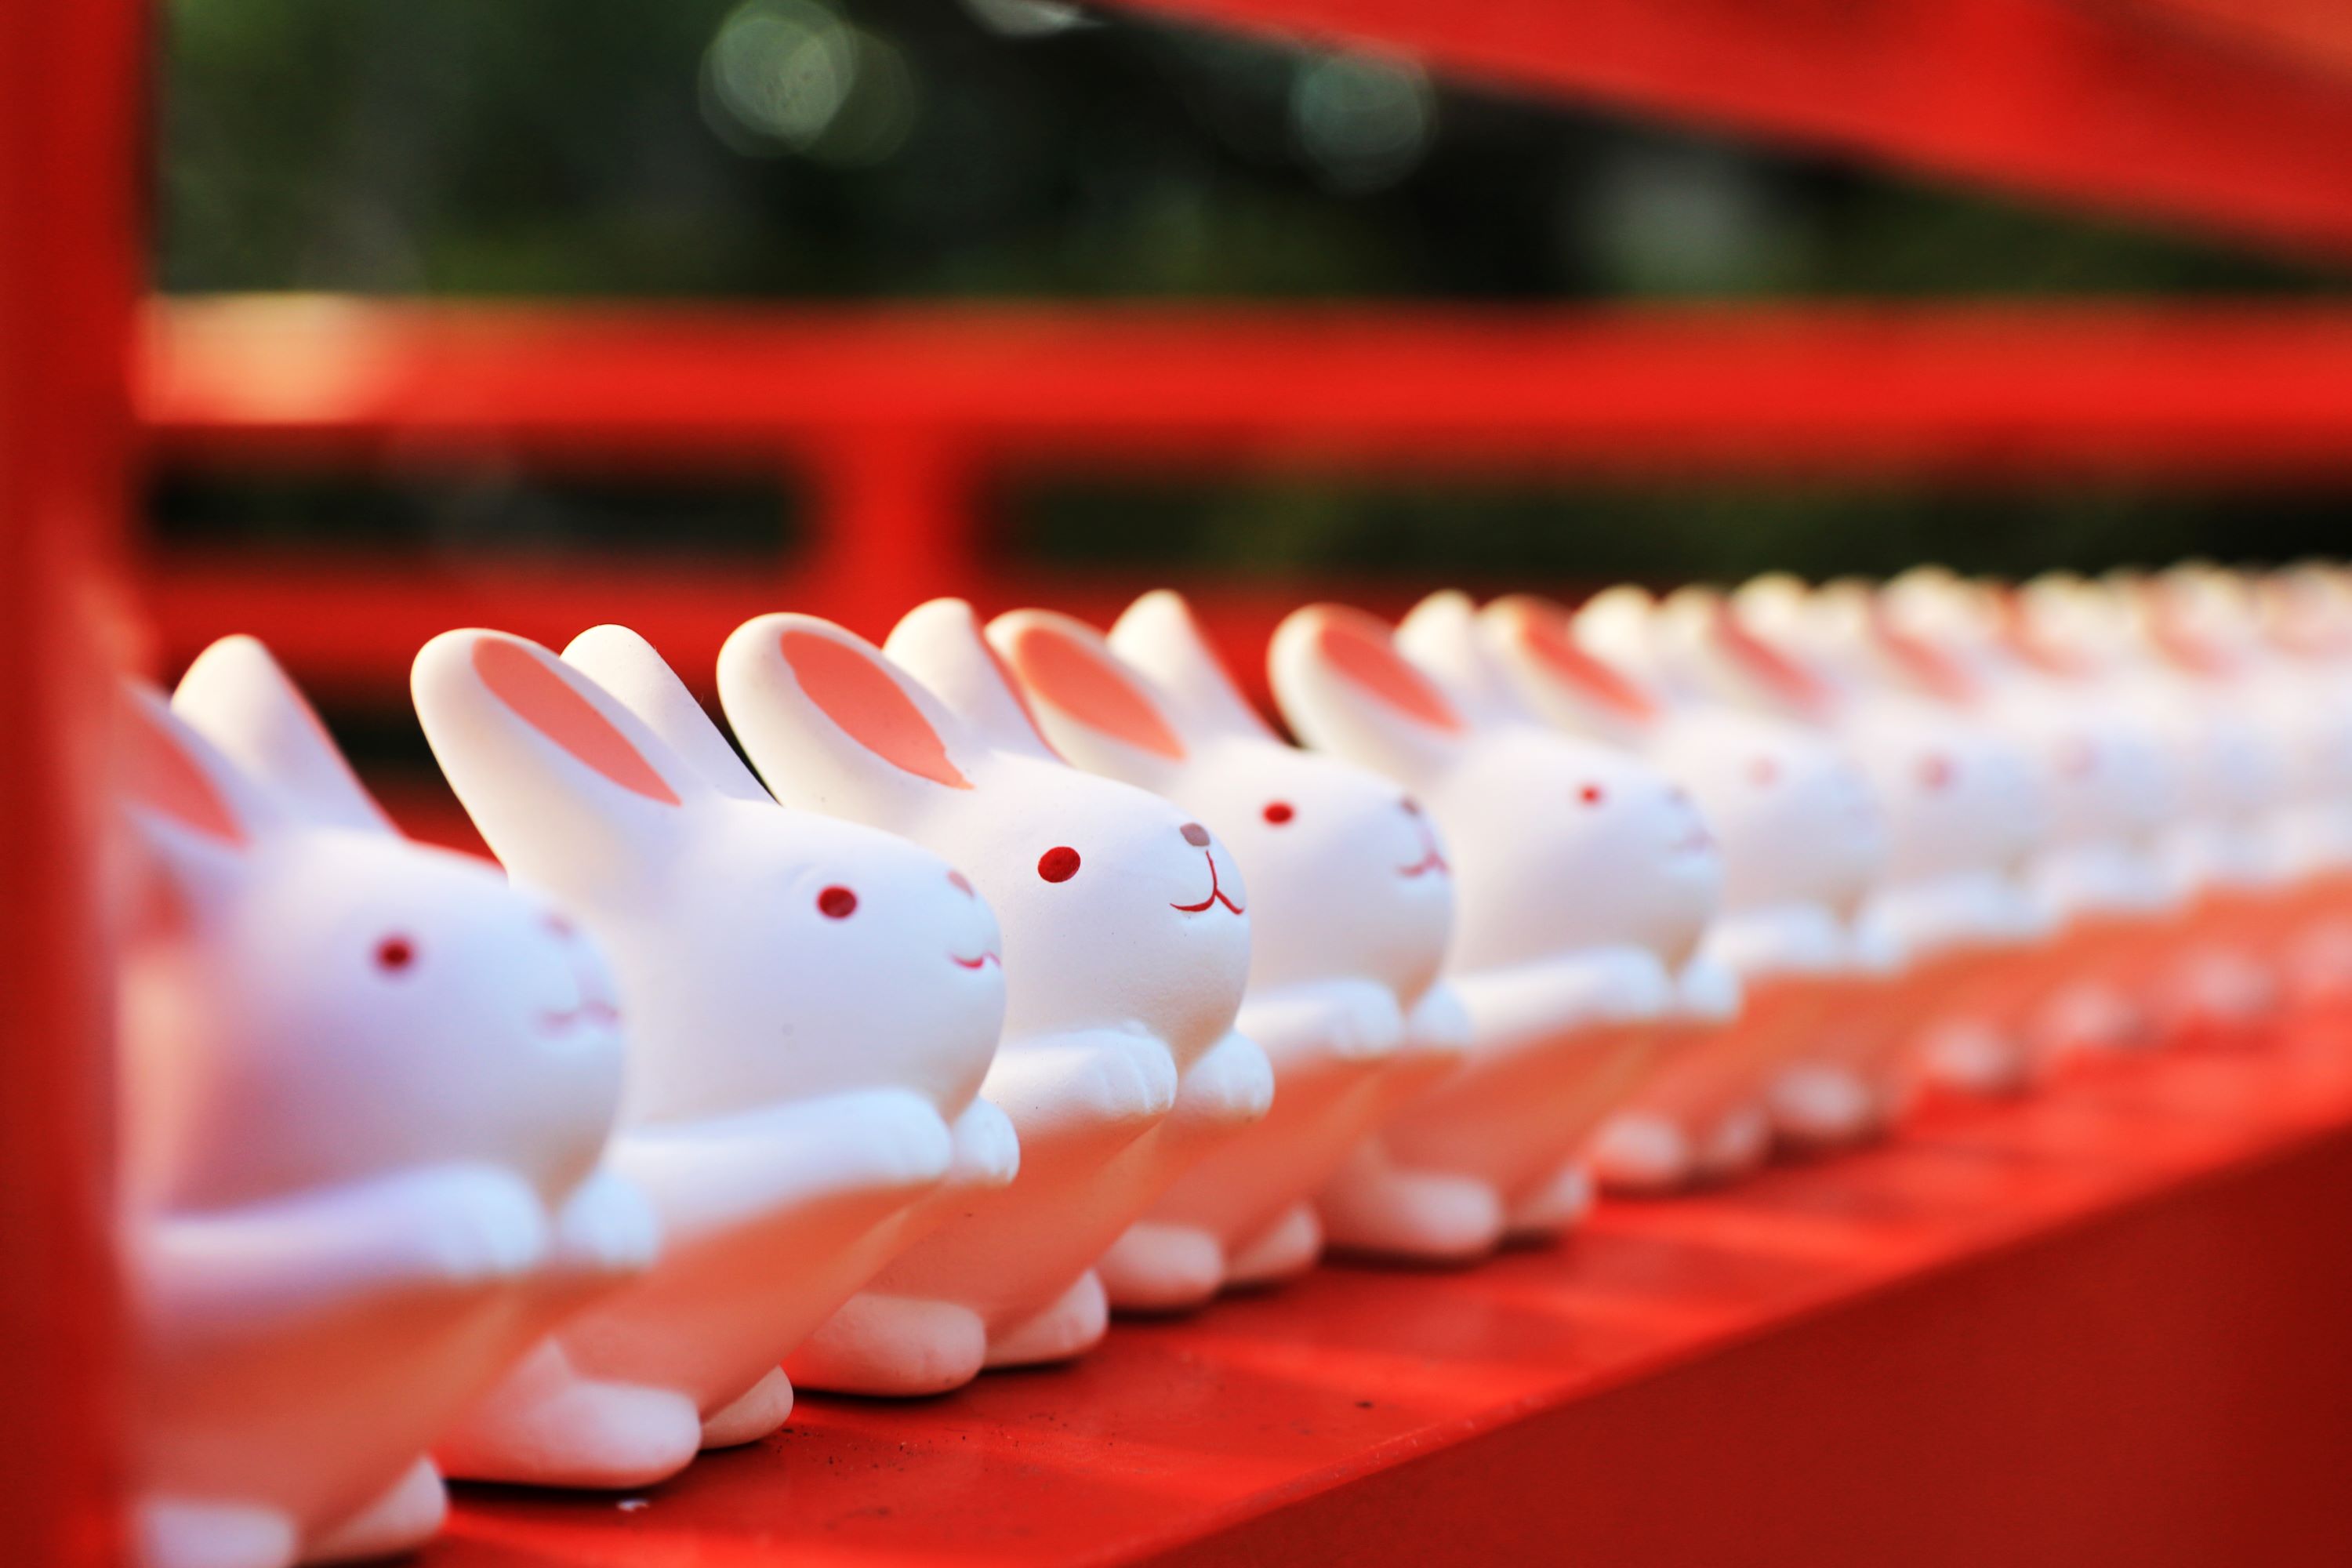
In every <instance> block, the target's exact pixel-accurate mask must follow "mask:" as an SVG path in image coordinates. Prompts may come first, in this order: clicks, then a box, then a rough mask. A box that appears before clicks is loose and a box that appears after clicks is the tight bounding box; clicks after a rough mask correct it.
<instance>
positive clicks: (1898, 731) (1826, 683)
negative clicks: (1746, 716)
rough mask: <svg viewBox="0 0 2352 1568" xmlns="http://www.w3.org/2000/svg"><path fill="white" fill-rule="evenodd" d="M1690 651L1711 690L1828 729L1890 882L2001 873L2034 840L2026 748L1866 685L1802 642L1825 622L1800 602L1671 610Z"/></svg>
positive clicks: (2040, 830) (1715, 602)
mask: <svg viewBox="0 0 2352 1568" xmlns="http://www.w3.org/2000/svg"><path fill="white" fill-rule="evenodd" d="M1667 608H1668V611H1669V613H1671V614H1675V615H1677V616H1679V619H1678V621H1677V624H1676V626H1675V636H1676V637H1678V638H1679V639H1681V641H1682V642H1683V645H1684V647H1685V649H1686V650H1687V656H1688V657H1690V658H1695V659H1697V660H1702V661H1704V662H1706V664H1707V665H1709V666H1710V667H1711V668H1712V669H1713V670H1714V671H1715V678H1716V681H1717V687H1718V689H1722V690H1725V691H1727V692H1739V693H1744V694H1745V695H1746V696H1747V698H1748V702H1749V704H1750V705H1751V706H1753V707H1755V708H1758V709H1759V710H1762V711H1765V712H1768V713H1773V714H1779V715H1785V716H1788V717H1790V718H1798V719H1803V720H1807V721H1811V722H1812V723H1814V724H1816V725H1818V726H1820V727H1822V729H1823V730H1824V731H1826V732H1828V733H1829V734H1830V735H1831V736H1832V738H1833V739H1834V740H1835V741H1836V742H1837V743H1838V745H1839V747H1840V748H1841V750H1843V752H1844V753H1845V755H1846V756H1848V757H1850V758H1851V759H1852V760H1853V763H1855V765H1856V766H1858V767H1859V768H1860V769H1861V770H1862V773H1863V776H1864V778H1865V779H1866V780H1867V781H1868V782H1869V784H1870V793H1871V795H1872V798H1873V799H1874V801H1875V802H1876V803H1877V805H1878V808H1879V813H1880V816H1881V820H1882V821H1884V823H1885V829H1886V859H1885V876H1886V878H1887V879H1888V880H1890V881H1893V882H1895V883H1907V882H1915V881H1919V880H1923V879H1932V878H1940V877H1946V876H1950V875H1954V874H1958V873H1963V872H1978V871H1991V872H1995V873H1999V874H2001V875H2004V876H2005V875H2008V874H2010V873H2011V872H2013V871H2015V870H2016V869H2017V868H2019V866H2020V865H2021V863H2022V861H2023V860H2024V858H2026V857H2027V856H2028V855H2030V854H2031V853H2032V851H2033V850H2034V849H2035V848H2036V847H2039V846H2040V845H2041V844H2042V841H2043V837H2044V834H2045V831H2046V820H2047V819H2046V805H2045V803H2044V800H2043V797H2042V790H2041V788H2040V785H2039V780H2038V777H2037V774H2036V773H2035V770H2034V768H2033V766H2032V763H2031V761H2030V759H2029V757H2028V754H2027V752H2025V750H2024V749H2023V748H2022V747H2021V746H2020V745H2018V744H2017V743H2016V742H2013V741H2011V739H2009V738H2008V737H2007V736H2005V735H2003V734H2002V733H2000V731H1999V730H1998V729H1997V728H1996V727H1995V726H1994V725H1993V724H1992V723H1991V722H1990V720H1989V719H1988V718H1987V717H1986V716H1984V715H1981V714H1978V713H1974V712H1971V711H1969V710H1967V709H1964V708H1961V707H1958V706H1956V705H1954V704H1953V703H1951V702H1948V701H1946V700H1940V699H1935V698H1929V697H1926V696H1921V695H1916V694H1914V693H1910V692H1904V691H1895V690H1888V689H1885V688H1884V687H1882V686H1878V685H1876V684H1870V685H1865V684H1864V683H1862V682H1860V681H1859V680H1857V679H1855V678H1854V676H1853V672H1852V671H1851V670H1850V669H1845V668H1840V666H1839V665H1838V663H1837V662H1836V661H1835V660H1834V658H1831V657H1828V656H1825V655H1824V654H1823V653H1822V652H1821V651H1820V650H1819V647H1818V645H1816V644H1814V643H1813V641H1812V640H1811V634H1810V633H1809V630H1808V627H1809V626H1810V627H1811V628H1812V631H1814V632H1818V631H1819V630H1820V628H1821V627H1822V624H1823V622H1822V620H1819V619H1812V620H1809V619H1808V618H1807V617H1808V614H1809V613H1808V612H1807V611H1806V610H1805V609H1804V607H1803V606H1802V605H1799V604H1794V603H1790V602H1786V601H1783V602H1782V604H1781V605H1779V606H1777V607H1775V606H1769V605H1768V606H1767V607H1766V610H1767V611H1769V614H1768V613H1765V612H1763V611H1759V614H1758V616H1755V617H1754V619H1755V620H1760V621H1765V622H1766V623H1767V625H1768V626H1769V628H1770V629H1769V630H1763V629H1759V627H1758V626H1755V625H1752V624H1751V618H1750V617H1749V616H1748V615H1746V614H1744V613H1743V607H1742V606H1740V605H1735V604H1734V603H1733V602H1732V601H1730V600H1727V599H1724V598H1722V597H1720V596H1714V595H1710V596H1706V597H1704V598H1701V597H1696V596H1695V597H1693V598H1691V599H1689V600H1686V601H1685V602H1684V607H1682V608H1680V609H1676V607H1675V601H1673V600H1669V601H1668V605H1667Z"/></svg>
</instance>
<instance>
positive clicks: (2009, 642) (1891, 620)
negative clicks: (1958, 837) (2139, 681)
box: [1817, 568, 2180, 1060]
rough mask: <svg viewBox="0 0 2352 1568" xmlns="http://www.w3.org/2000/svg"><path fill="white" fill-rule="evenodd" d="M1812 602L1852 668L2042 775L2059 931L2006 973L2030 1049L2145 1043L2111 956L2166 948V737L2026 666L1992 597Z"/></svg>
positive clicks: (2040, 860)
mask: <svg viewBox="0 0 2352 1568" xmlns="http://www.w3.org/2000/svg"><path fill="white" fill-rule="evenodd" d="M1817 598H1818V601H1819V603H1820V605H1821V609H1822V614H1823V616H1824V618H1825V620H1826V621H1827V622H1829V623H1831V625H1830V626H1829V627H1828V628H1827V629H1828V631H1829V635H1831V636H1832V637H1838V638H1840V639H1842V640H1843V641H1844V642H1845V643H1846V644H1847V645H1848V658H1849V659H1850V660H1852V661H1853V662H1855V663H1857V664H1867V665H1869V666H1871V667H1872V668H1874V671H1875V674H1876V676H1877V679H1880V680H1881V681H1882V682H1884V683H1885V684H1886V685H1888V686H1890V687H1893V688H1896V689H1905V690H1909V691H1912V692H1914V693H1916V694H1917V695H1919V696H1922V697H1925V698H1928V699H1930V700H1940V701H1944V702H1948V703H1951V704H1953V705H1955V706H1956V707H1958V708H1960V709H1962V710H1966V711H1968V712H1969V713H1971V714H1974V715H1977V716H1979V717H1981V718H1983V719H1984V720H1986V721H1988V722H1990V723H1991V724H1992V725H1994V726H1995V727H1996V728H1998V729H1999V730H2000V731H2001V732H2002V733H2003V734H2005V735H2007V736H2009V737H2010V738H2011V740H2013V741H2014V742H2016V743H2017V744H2018V745H2019V746H2020V747H2021V749H2022V750H2023V752H2024V753H2025V755H2026V757H2027V759H2028V760H2029V762H2030V763H2031V764H2032V767H2033V769H2034V771H2035V774H2036V777H2037V781H2038V785H2039V788H2040V790H2041V793H2042V798H2043V800H2044V802H2045V803H2046V805H2047V807H2048V817H2047V826H2048V831H2047V833H2046V834H2045V835H2044V836H2043V837H2042V841H2041V842H2040V843H2039V844H2038V845H2037V846H2036V847H2035V848H2034V850H2033V852H2032V856H2031V858H2029V860H2028V861H2027V865H2026V878H2027V881H2028V884H2029V886H2030V887H2031V888H2032V890H2033V892H2034V894H2035V896H2036V897H2037V898H2038V899H2040V900H2041V901H2042V904H2043V906H2044V907H2045V908H2046V909H2047V910H2049V912H2050V914H2051V916H2052V917H2053V921H2055V922H2057V928H2058V929H2057V934H2056V936H2055V937H2054V939H2053V941H2052V942H2049V943H2048V944H2047V945H2046V949H2045V955H2044V957H2043V958H2041V959H2037V960H2036V961H2034V962H2032V963H2021V964H2019V965H2017V966H2016V968H2017V971H2018V973H2016V974H2015V975H2014V976H2012V977H2011V978H2012V981H2013V982H2014V984H2012V985H2011V992H2012V994H2013V995H2014V996H2015V997H2016V998H2017V1001H2016V1003H2015V1004H2014V1013H2015V1016H2017V1017H2018V1019H2019V1023H2020V1027H2021V1029H2022V1030H2023V1034H2024V1038H2025V1042H2026V1045H2027V1047H2028V1048H2029V1049H2030V1050H2031V1051H2032V1053H2033V1054H2034V1055H2035V1056H2036V1057H2038V1058H2042V1059H2047V1060H2055V1059H2059V1058H2064V1057H2066V1056H2069V1055H2073V1054H2076V1053H2079V1052H2082V1051H2084V1050H2113V1049H2117V1048H2126V1047H2137V1046H2141V1045H2146V1044H2148V1043H2151V1042H2152V1041H2153V1039H2154V1037H2155V1031H2154V1027H2153V1021H2152V1019H2151V1018H2150V1017H2149V1016H2148V1013H2147V1006H2146V1005H2145V1003H2146V999H2145V997H2144V996H2143V995H2141V994H2138V992H2139V988H2138V987H2136V986H2132V985H2129V984H2126V983H2125V982H2124V979H2123V976H2124V974H2125V973H2126V966H2125V965H2123V964H2122V963H2120V962H2119V960H2120V958H2121V957H2122V955H2125V954H2127V953H2129V952H2132V951H2133V950H2135V949H2144V948H2145V947H2146V946H2147V944H2148V942H2150V941H2151V940H2152V939H2160V938H2161V937H2162V935H2163V933H2164V930H2165V924H2166V922H2168V921H2172V920H2174V919H2177V918H2178V914H2179V905H2180V897H2179V891H2178V889H2177V888H2176V886H2175V885H2174V883H2173V881H2172V879H2170V878H2168V876H2167V875H2166V874H2165V871H2164V868H2163V866H2162V864H2161V862H2160V859H2159V858H2158V852H2157V840H2158V833H2159V832H2160V831H2161V829H2162V827H2163V826H2164V823H2165V821H2166V818H2167V816H2168V814H2169V812H2170V810H2171V808H2172V806H2173V805H2174V804H2175V799H2174V797H2175V794H2176V792H2175V789H2174V780H2173V777H2172V773H2171V770H2170V767H2169V764H2168V760H2167V758H2166V756H2165V753H2164V750H2163V747H2162V744H2161V742H2160V739H2159V737H2158V735H2157V734H2156V733H2155V731H2153V730H2152V729H2151V727H2150V726H2149V725H2148V724H2147V722H2146V721H2144V720H2143V719H2142V718H2141V717H2140V716H2139V715H2137V714H2136V713H2134V712H2133V711H2131V710H2130V709H2129V708H2128V707H2127V706H2123V705H2118V704H2116V703H2113V702H2108V701H2103V700H2100V697H2099V693H2098V692H2097V690H2096V689H2095V687H2094V686H2093V685H2092V684H2091V683H2089V682H2087V681H2085V680H2084V679H2079V678H2078V677H2079V672H2076V671H2074V670H2072V669H2070V668H2069V667H2067V666H2066V665H2065V664H2064V663H2063V662H2048V663H2043V662H2037V661H2035V660H2032V659H2030V658H2026V657H2025V656H2024V654H2023V653H2022V651H2021V649H2020V648H2019V647H2018V646H2017V645H2016V643H2015V642H2014V640H2013V639H2012V638H2011V637H2010V636H2009V635H2008V632H2009V628H2010V625H2011V619H2012V617H2011V616H2010V615H2009V614H2008V613H2007V611H2006V609H2005V608H2004V605H2003V604H2002V602H2001V601H2000V598H1999V597H1998V596H1997V591H1996V590H1992V589H1990V588H1988V587H1986V586H1984V585H1980V584H1970V583H1967V582H1964V581H1963V580H1962V579H1960V578H1958V577H1957V576H1955V575H1953V574H1950V573H1948V572H1945V571H1941V570H1938V569H1934V568H1921V569H1917V570H1915V571H1912V572H1907V573H1905V574H1903V575H1902V576H1900V577H1897V578H1895V580H1894V581H1893V582H1891V583H1889V584H1886V585H1885V587H1884V588H1882V589H1878V590H1876V591H1872V590H1868V589H1865V588H1864V587H1862V586H1861V585H1859V584H1830V585H1829V586H1827V587H1825V588H1824V589H1822V591H1821V592H1820V594H1819V595H1817Z"/></svg>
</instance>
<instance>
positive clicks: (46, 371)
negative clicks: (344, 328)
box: [0, 0, 145, 1568]
mask: <svg viewBox="0 0 2352 1568" xmlns="http://www.w3.org/2000/svg"><path fill="white" fill-rule="evenodd" d="M143 33H144V27H143V15H142V8H141V7H140V6H138V5H135V4H131V3H130V0H76V3H74V4H72V5H5V6H0V746H5V750H6V754H7V758H8V761H7V763H6V765H5V767H0V1083H5V1090H0V1344H5V1347H6V1349H5V1352H0V1353H5V1355H6V1356H8V1357H9V1358H10V1365H9V1368H8V1371H7V1373H5V1376H0V1431H5V1432H7V1433H8V1434H9V1435H10V1436H9V1441H8V1445H7V1453H8V1458H7V1460H6V1462H5V1465H0V1542H5V1545H0V1555H5V1557H6V1558H7V1559H8V1560H9V1561H10V1562H15V1563H43V1564H58V1565H60V1568H80V1565H82V1564H90V1565H96V1564H102V1563H110V1562H112V1561H114V1560H115V1559H116V1558H117V1557H118V1556H119V1554H120V1543H119V1540H118V1531H117V1528H116V1522H117V1520H118V1517H119V1510H118V1508H117V1500H118V1498H119V1496H120V1485H119V1481H120V1469H119V1464H120V1452H121V1448H120V1444H119V1442H118V1428H117V1424H116V1419H115V1398H114V1391H115V1387H116V1383H117V1372H118V1364H119V1357H118V1355H117V1352H116V1329H117V1312H116V1308H115V1290H114V1279H113V1264H112V1251H111V1247H110V1213H109V1192H108V1184H107V1180H106V1171H107V1155H108V1142H109V1139H108V1134H109V1131H110V1099H109V1095H108V1092H107V1091H108V1083H109V1079H108V1073H107V1036H106V1027H105V1019H106V986H105V983H104V969H103V960H102V955H101V952H100V943H99V940H98V936H99V931H98V918H97V917H98V897H97V886H96V879H95V877H94V876H93V875H92V856H91V847H92V829H93V828H94V826H95V825H96V821H97V813H96V811H95V809H94V808H95V807H96V806H97V805H98V804H99V803H98V800H97V798H96V789H97V783H96V780H97V774H98V764H99V762H100V758H99V756H98V754H97V753H98V751H99V748H100V743H101V741H102V732H101V730H100V724H99V723H98V722H97V721H98V720H100V718H101V717H102V715H103V714H104V712H105V711H106V709H105V705H104V700H105V695H106V688H105V684H104V656H103V654H102V652H101V649H100V636H101V616H100V606H101V604H102V603H103V596H102V594H101V587H102V584H105V583H106V582H108V581H110V579H111V574H110V571H109V569H110V567H111V566H112V565H113V557H114V555H115V553H116V552H117V551H118V550H119V549H120V541H121V528H120V523H121V513H122V510H123V501H124V497H125V494H126V491H127V488H128V486H127V479H128V469H127V462H126V458H127V456H128V454H129V452H130V449H131V445H130V417H129V402H128V396H127V387H128V375H127V372H128V351H129V346H130V335H131V312H132V309H133V304H134V301H135V300H136V298H137V292H136V285H137V281H138V274H139V271H140V270H141V268H140V261H139V253H138V249H137V245H138V236H139V234H140V231H141V228H142V225H141V223H140V222H139V221H138V218H137V216H136V211H137V209H136V203H137V200H138V195H139V192H140V190H141V188H142V186H141V183H140V182H139V181H137V180H136V179H134V177H133V172H134V169H135V168H136V164H137V159H138V155H139V153H138V150H139V149H140V147H141V144H142V139H143V127H144V123H145V120H144V115H143V113H142V112H141V111H140V109H139V105H138V102H137V99H138V93H137V91H136V89H137V87H138V85H139V77H140V74H141V73H140V70H139V66H138V61H139V46H140V40H141V38H142V36H143Z"/></svg>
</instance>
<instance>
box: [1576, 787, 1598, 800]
mask: <svg viewBox="0 0 2352 1568" xmlns="http://www.w3.org/2000/svg"><path fill="white" fill-rule="evenodd" d="M1576 798H1577V799H1579V800H1580V801H1582V802H1583V803H1584V804H1585V805H1600V804H1601V786H1600V785H1599V784H1586V785H1585V786H1584V787H1583V788H1582V789H1580V790H1578V791H1577V792H1576Z"/></svg>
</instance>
